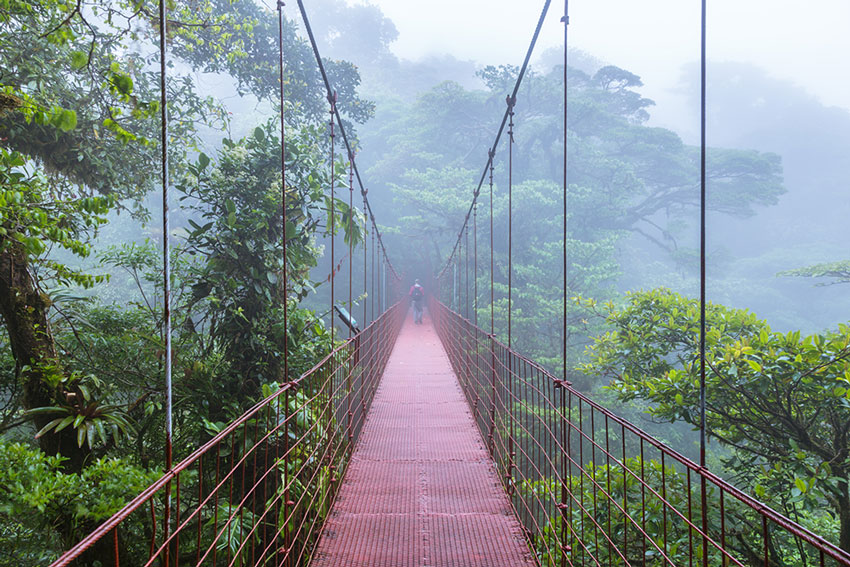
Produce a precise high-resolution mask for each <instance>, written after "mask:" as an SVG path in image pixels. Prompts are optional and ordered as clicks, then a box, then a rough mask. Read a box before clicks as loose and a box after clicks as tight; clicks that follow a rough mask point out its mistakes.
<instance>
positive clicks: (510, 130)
mask: <svg viewBox="0 0 850 567" xmlns="http://www.w3.org/2000/svg"><path fill="white" fill-rule="evenodd" d="M505 102H507V104H508V115H509V117H510V119H509V120H510V123H509V125H508V348H509V349H510V348H511V330H512V327H511V313H512V312H513V300H512V293H513V244H514V232H513V218H514V214H513V213H514V211H513V186H514V173H513V172H514V106H515V105H516V97H510V96H509V97H508V98H507V100H506V101H505Z"/></svg>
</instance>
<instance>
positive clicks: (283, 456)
mask: <svg viewBox="0 0 850 567" xmlns="http://www.w3.org/2000/svg"><path fill="white" fill-rule="evenodd" d="M406 309H407V305H406V303H404V304H402V303H398V304H396V305H394V306H393V307H391V308H390V309H389V310H387V312H386V313H384V314H383V315H382V316H381V317H380V318H378V319H377V320H376V321H375V322H373V323H372V324H371V325H369V326H368V327H367V328H366V329H364V330H363V331H362V332H360V333H359V334H357V335H356V336H355V337H353V338H352V339H349V340H348V341H347V342H345V343H344V344H342V345H341V346H339V347H338V348H337V349H336V350H334V351H333V352H332V353H331V354H330V355H328V356H327V357H326V358H325V359H324V360H322V361H321V362H320V363H319V364H317V365H316V366H315V367H314V368H313V369H312V370H310V371H309V372H306V373H305V374H303V375H302V376H300V377H299V378H298V379H297V380H295V381H293V382H290V383H288V384H285V385H283V387H282V388H280V389H279V390H278V391H277V392H275V393H274V394H272V395H271V396H269V397H267V398H266V399H265V400H263V401H262V402H260V403H258V404H256V405H255V406H254V407H253V408H251V410H249V411H248V412H246V413H245V414H244V415H242V416H241V417H240V418H239V419H237V420H236V421H234V422H232V423H231V424H230V425H228V426H227V427H226V428H225V429H224V430H222V431H221V432H220V433H219V434H218V435H216V436H215V437H214V438H213V439H211V440H210V441H209V442H207V443H206V444H204V445H203V446H202V447H200V448H199V449H197V450H196V451H195V452H194V453H192V454H191V455H190V456H189V457H188V458H186V459H185V460H184V461H182V462H181V463H179V464H177V465H175V466H174V467H173V469H172V470H171V471H169V472H167V473H166V474H164V475H163V476H162V477H161V478H160V479H159V480H158V481H157V482H155V483H154V484H152V485H151V486H150V487H148V488H147V489H146V490H145V491H144V492H142V493H141V494H139V495H138V496H137V497H136V498H134V499H133V500H132V501H131V502H130V503H129V504H127V505H126V506H125V507H124V508H123V509H122V510H121V511H119V512H118V513H116V514H115V515H114V516H112V518H110V519H109V520H107V521H106V522H104V523H103V524H102V525H101V526H100V527H98V528H97V529H96V530H95V531H94V532H92V533H91V534H90V535H89V536H87V537H86V538H85V539H84V540H82V541H81V542H80V543H79V544H77V545H76V546H75V547H73V548H72V549H70V550H69V551H67V552H66V553H65V554H64V555H62V556H61V557H60V558H59V559H58V560H56V561H55V562H54V563H53V567H60V566H64V565H72V564H84V565H94V564H96V562H100V565H102V566H104V567H105V566H110V567H111V566H113V565H114V566H150V565H157V566H163V567H170V566H177V565H193V566H197V565H212V566H220V565H229V566H233V565H238V566H249V565H250V566H258V565H275V566H287V567H293V566H300V565H305V564H306V563H307V562H308V561H309V558H310V555H311V552H312V551H313V548H314V546H315V544H316V541H317V539H318V536H319V534H320V531H321V527H322V524H323V522H324V519H325V517H326V516H327V514H328V512H329V510H330V508H331V505H332V504H333V501H334V498H335V496H336V489H337V486H338V484H339V481H340V479H341V478H342V475H343V474H344V472H345V468H346V466H347V464H348V460H349V457H350V456H351V453H352V450H353V447H354V444H355V443H356V442H357V439H358V437H359V434H360V431H361V429H362V428H363V424H364V421H365V419H366V414H367V412H368V409H369V406H370V404H371V402H372V398H373V396H374V394H375V390H376V388H377V385H378V382H379V379H380V377H381V375H382V373H383V370H384V367H385V365H386V362H387V359H388V358H389V355H390V352H391V351H392V348H393V345H394V343H395V340H396V338H397V336H398V333H399V329H400V327H401V323H402V321H403V319H404V316H405V315H406ZM169 501H170V506H166V505H165V503H166V502H169ZM167 510H171V514H170V515H169V514H168V512H167Z"/></svg>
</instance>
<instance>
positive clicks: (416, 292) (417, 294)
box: [411, 285, 425, 301]
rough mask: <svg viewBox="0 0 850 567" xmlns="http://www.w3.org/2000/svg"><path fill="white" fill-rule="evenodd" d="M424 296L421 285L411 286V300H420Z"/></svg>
mask: <svg viewBox="0 0 850 567" xmlns="http://www.w3.org/2000/svg"><path fill="white" fill-rule="evenodd" d="M424 296H425V293H424V292H423V291H422V286H419V285H417V286H413V295H411V297H412V298H413V301H420V300H421V299H422V298H423V297H424Z"/></svg>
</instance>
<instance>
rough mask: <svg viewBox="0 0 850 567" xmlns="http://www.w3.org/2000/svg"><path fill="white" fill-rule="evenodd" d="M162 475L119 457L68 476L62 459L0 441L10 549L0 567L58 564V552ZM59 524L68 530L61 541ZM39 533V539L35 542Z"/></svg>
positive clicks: (3, 514) (1, 505) (0, 503)
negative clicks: (56, 535) (57, 532)
mask: <svg viewBox="0 0 850 567" xmlns="http://www.w3.org/2000/svg"><path fill="white" fill-rule="evenodd" d="M157 476H158V474H156V473H154V474H152V473H149V472H145V471H143V470H142V469H140V468H138V467H136V466H133V465H131V464H129V463H128V462H126V461H123V460H121V459H116V458H103V459H98V460H97V461H95V462H93V463H91V464H90V465H89V466H88V467H86V469H85V470H84V471H83V472H82V473H80V474H66V473H64V472H63V471H62V458H61V457H59V456H47V455H45V454H44V453H42V452H41V451H39V450H37V449H31V448H29V447H26V446H25V445H21V444H20V443H7V442H0V486H3V491H2V495H0V518H2V524H3V526H4V530H3V532H2V535H0V538H2V540H3V541H4V544H5V545H4V546H3V547H4V548H5V549H6V551H5V552H4V553H3V554H2V555H0V565H9V566H11V565H21V564H32V563H34V562H37V561H44V560H52V559H55V557H56V555H55V554H56V552H57V551H58V550H59V549H62V548H63V547H66V546H68V545H70V544H71V543H74V542H76V540H77V539H79V538H80V537H81V536H82V535H84V531H81V530H85V529H87V528H90V527H91V526H93V525H94V523H96V522H100V521H103V520H104V519H106V518H108V517H109V516H111V515H112V514H114V513H115V512H117V511H118V510H120V509H121V508H122V507H123V506H124V505H125V504H126V503H127V501H128V500H129V498H131V497H132V495H133V494H136V493H138V492H140V491H141V490H142V489H144V488H145V487H146V486H147V485H148V484H150V483H151V482H153V480H154V479H155V478H156V477H157ZM59 525H64V526H66V527H65V530H64V531H63V533H61V534H60V539H59V540H57V539H54V538H53V537H51V535H52V534H53V528H54V527H55V526H59ZM35 534H39V535H40V537H39V538H38V539H33V535H35ZM9 546H11V547H9ZM47 556H51V557H47ZM39 558H40V559H39Z"/></svg>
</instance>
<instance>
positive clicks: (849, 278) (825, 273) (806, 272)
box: [776, 260, 850, 286]
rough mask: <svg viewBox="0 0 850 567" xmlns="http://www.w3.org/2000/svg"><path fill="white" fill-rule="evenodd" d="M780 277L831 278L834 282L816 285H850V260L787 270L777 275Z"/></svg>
mask: <svg viewBox="0 0 850 567" xmlns="http://www.w3.org/2000/svg"><path fill="white" fill-rule="evenodd" d="M776 275H778V276H792V277H797V278H829V279H830V280H832V281H826V282H819V283H817V284H816V285H819V286H824V285H833V284H840V283H850V260H844V261H842V262H826V263H823V264H814V265H812V266H806V267H805V268H797V269H796V270H786V271H784V272H779V273H778V274H776Z"/></svg>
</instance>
